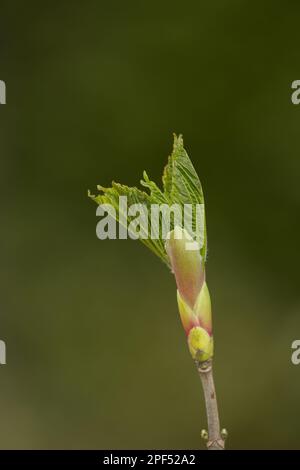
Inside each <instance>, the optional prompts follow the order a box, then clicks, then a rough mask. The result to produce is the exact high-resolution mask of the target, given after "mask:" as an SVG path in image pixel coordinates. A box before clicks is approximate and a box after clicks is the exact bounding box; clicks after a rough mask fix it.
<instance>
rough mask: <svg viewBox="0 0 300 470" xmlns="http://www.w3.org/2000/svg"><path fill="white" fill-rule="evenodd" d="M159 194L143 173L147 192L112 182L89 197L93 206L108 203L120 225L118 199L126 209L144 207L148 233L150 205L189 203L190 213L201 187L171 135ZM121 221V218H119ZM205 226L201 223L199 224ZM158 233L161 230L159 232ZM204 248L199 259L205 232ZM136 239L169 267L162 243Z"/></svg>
mask: <svg viewBox="0 0 300 470" xmlns="http://www.w3.org/2000/svg"><path fill="white" fill-rule="evenodd" d="M162 179H163V191H162V190H161V189H160V188H159V187H158V186H157V185H156V183H154V182H153V181H151V180H150V179H149V177H148V175H147V173H146V172H145V171H144V173H143V179H142V180H141V185H142V186H143V187H144V188H146V189H147V190H148V191H147V192H146V191H143V190H141V189H138V188H136V187H129V186H125V185H122V184H119V183H115V182H113V183H112V186H111V187H110V188H104V187H103V186H98V190H99V191H100V194H99V195H97V196H94V195H91V194H90V193H89V197H91V198H92V199H93V200H94V201H95V202H96V203H97V204H111V205H112V206H113V207H114V208H115V211H116V219H117V221H118V222H120V213H119V197H120V196H127V204H128V207H129V206H130V205H131V204H144V205H145V206H146V208H147V209H148V233H149V234H150V233H151V220H150V217H151V205H152V204H167V205H169V206H171V205H172V204H176V203H177V204H180V206H181V207H183V206H184V204H192V205H193V210H194V208H195V205H196V204H204V197H203V192H202V187H201V183H200V180H199V178H198V175H197V173H196V171H195V169H194V167H193V165H192V162H191V160H190V159H189V157H188V154H187V153H186V151H185V149H184V147H183V139H182V136H178V137H177V136H176V135H174V146H173V152H172V154H171V155H170V157H169V160H168V164H167V165H166V167H165V169H164V174H163V178H162ZM125 215H126V219H127V225H129V223H130V222H131V220H133V219H134V218H135V217H130V216H128V215H127V214H125ZM121 218H122V217H121ZM163 223H164V221H163V220H162V215H161V214H160V219H159V229H160V230H161V227H162V225H163ZM202 223H203V224H204V227H205V221H203V222H202ZM173 229H174V223H173V221H172V220H171V227H170V230H173ZM195 229H196V226H195V223H194V212H193V230H195ZM159 233H161V231H160V232H159ZM204 239H205V240H204V246H203V247H202V249H201V255H202V257H203V259H204V260H205V258H206V230H205V236H204ZM140 240H141V241H142V242H143V243H144V244H145V245H146V246H147V247H148V248H149V249H150V250H152V251H153V252H154V253H155V254H156V255H157V256H158V257H159V258H161V259H162V261H164V262H165V263H166V264H167V265H168V266H170V262H169V258H168V255H167V253H166V249H165V240H163V239H162V238H160V239H158V240H153V239H151V238H150V236H149V237H148V238H147V239H143V238H140Z"/></svg>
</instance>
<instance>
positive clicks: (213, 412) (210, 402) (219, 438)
mask: <svg viewBox="0 0 300 470" xmlns="http://www.w3.org/2000/svg"><path fill="white" fill-rule="evenodd" d="M196 366H197V369H198V372H199V375H200V379H201V382H202V387H203V391H204V397H205V406H206V414H207V426H208V436H205V435H204V436H203V437H204V438H207V439H208V440H207V449H208V450H224V448H225V434H226V431H225V430H222V431H221V430H220V421H219V412H218V404H217V397H216V391H215V385H214V378H213V372H212V361H211V360H210V361H206V362H197V361H196Z"/></svg>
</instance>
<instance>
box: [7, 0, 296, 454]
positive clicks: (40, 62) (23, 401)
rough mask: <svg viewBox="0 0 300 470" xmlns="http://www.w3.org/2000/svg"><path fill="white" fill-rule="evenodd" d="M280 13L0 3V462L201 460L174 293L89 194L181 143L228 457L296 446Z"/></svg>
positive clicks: (192, 374)
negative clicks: (97, 457)
mask: <svg viewBox="0 0 300 470" xmlns="http://www.w3.org/2000/svg"><path fill="white" fill-rule="evenodd" d="M299 15H300V5H299V2H296V1H291V0H290V1H287V2H279V1H264V2H261V1H251V2H250V1H238V0H227V1H226V2H223V1H216V0H215V1H210V2H203V1H199V0H198V1H196V0H195V1H187V2H177V1H174V0H173V1H172V2H171V1H169V0H166V1H164V2H161V1H156V0H152V1H151V2H150V1H127V2H124V1H111V2H104V1H86V2H79V1H72V2H70V1H69V2H67V1H59V2H58V1H57V2H53V1H51V2H49V1H45V2H42V3H37V2H32V1H27V2H21V1H16V2H9V1H4V0H3V1H2V2H1V30H0V79H2V80H5V81H6V85H7V105H6V106H0V120H1V121H0V122H1V126H0V148H1V172H0V179H1V185H0V191H1V230H0V243H1V271H0V272H1V296H0V338H1V339H3V340H5V341H6V345H7V365H5V366H0V384H1V386H0V416H1V424H0V446H1V448H10V449H14V448H26V449H27V448H33V449H40V448H47V449H48V448H73V449H77V448H82V449H84V448H112V449H114V448H123V449H130V448H149V449H153V448H157V449H161V448H170V449H172V448H173V449H179V448H188V449H192V448H204V443H203V442H201V439H200V430H201V429H202V428H205V427H206V417H205V410H204V403H203V396H202V390H201V384H200V382H199V379H198V377H197V372H196V370H195V369H194V366H193V364H192V361H191V359H190V356H189V353H188V350H187V347H186V343H185V337H184V333H183V330H182V327H181V324H180V321H179V316H178V312H177V305H176V296H175V290H176V288H175V283H174V280H173V277H172V275H171V274H170V273H169V272H168V270H167V269H166V268H165V266H164V265H163V264H162V263H161V262H160V261H159V260H158V259H156V257H155V256H154V255H153V254H152V253H151V252H148V251H147V249H146V248H145V247H144V246H143V245H142V244H140V243H139V242H138V241H132V240H127V241H124V240H122V241H117V240H116V241H99V240H98V239H97V238H96V234H95V228H96V223H97V218H96V214H95V211H96V206H95V204H94V203H93V202H92V201H90V200H89V199H88V198H87V189H88V188H89V189H91V190H92V191H93V190H95V188H96V185H97V184H98V183H101V184H103V185H104V186H105V185H109V184H110V182H111V180H112V179H114V180H116V181H120V182H124V183H127V184H130V185H135V184H138V182H139V179H140V176H141V174H142V171H143V170H144V169H147V170H148V173H149V175H150V176H151V178H152V179H154V180H158V181H159V180H160V178H161V173H162V169H163V167H164V165H165V162H166V159H167V156H168V155H169V153H170V151H171V146H172V133H173V132H177V133H179V132H181V133H183V135H184V139H185V145H186V148H187V150H188V152H189V155H190V157H191V158H192V160H193V162H194V165H195V167H196V169H197V171H198V173H199V176H200V178H201V181H202V184H203V188H204V191H205V197H206V210H207V222H208V236H209V258H208V265H207V277H208V282H209V286H210V291H211V295H212V300H213V313H214V331H215V344H216V354H215V380H216V386H217V394H218V399H219V406H220V413H221V421H222V426H224V427H226V428H227V429H228V431H229V439H228V441H227V444H228V447H229V448H232V449H239V448H247V449H248V448H249V449H253V448H264V449H266V448H272V449H278V448H300V437H299V436H300V400H299V391H300V366H298V367H297V366H294V365H292V363H291V359H290V357H291V343H292V341H293V340H295V339H299V338H300V293H299V261H300V259H299V235H300V224H299V205H300V189H299V179H300V157H299V151H300V141H299V124H300V106H299V107H298V106H295V105H293V104H292V103H291V98H290V97H291V83H292V81H293V80H296V79H300V61H299V39H300V38H299V34H300V33H299Z"/></svg>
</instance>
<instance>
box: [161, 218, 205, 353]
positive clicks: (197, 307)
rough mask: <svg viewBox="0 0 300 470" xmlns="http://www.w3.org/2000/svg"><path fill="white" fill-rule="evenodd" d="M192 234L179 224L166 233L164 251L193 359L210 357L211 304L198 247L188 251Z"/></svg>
mask: <svg viewBox="0 0 300 470" xmlns="http://www.w3.org/2000/svg"><path fill="white" fill-rule="evenodd" d="M191 241H192V237H191V236H190V235H189V233H188V232H187V231H186V230H185V229H182V228H180V227H178V226H176V227H175V229H174V230H172V231H171V232H170V233H169V234H168V239H167V241H166V251H167V253H168V256H169V259H170V263H171V266H172V271H173V273H174V275H175V278H176V284H177V289H178V290H177V302H178V308H179V313H180V317H181V321H182V324H183V327H184V330H185V332H186V335H187V340H188V346H189V350H190V353H191V355H192V357H193V359H194V360H197V361H199V362H204V361H207V360H209V359H211V358H212V356H213V338H212V321H211V303H210V296H209V291H208V288H207V284H206V282H205V270H204V263H203V260H202V259H201V255H200V251H199V250H191V249H190V247H191Z"/></svg>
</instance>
